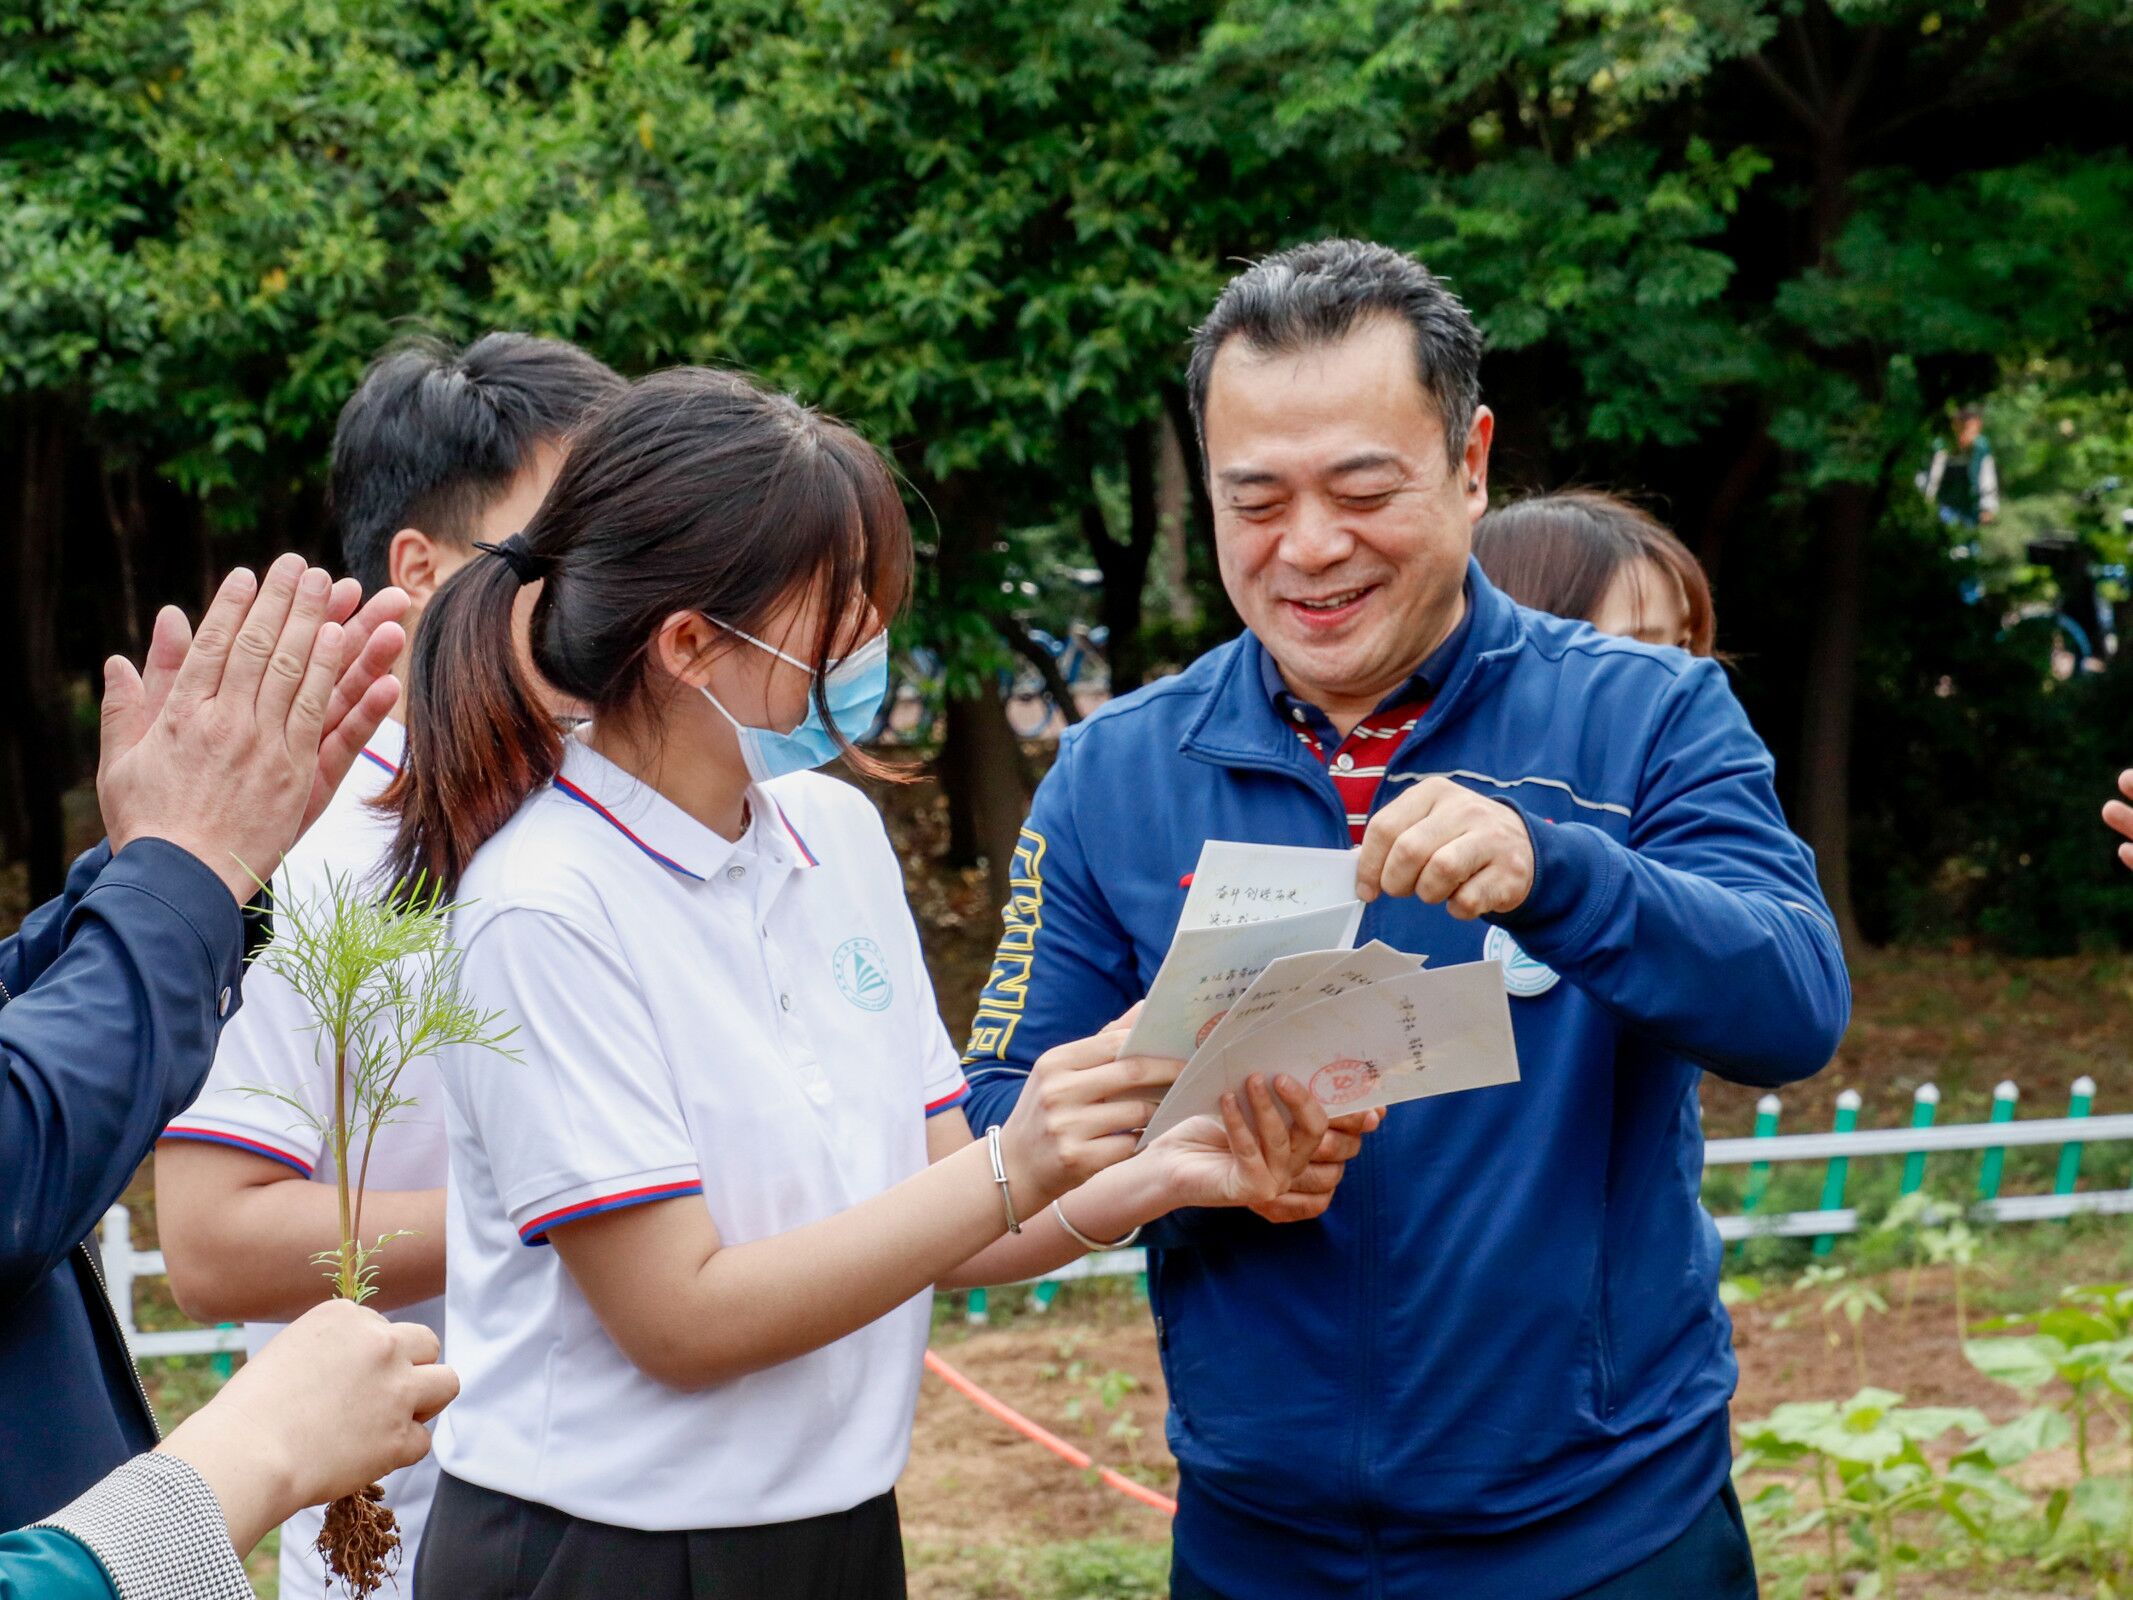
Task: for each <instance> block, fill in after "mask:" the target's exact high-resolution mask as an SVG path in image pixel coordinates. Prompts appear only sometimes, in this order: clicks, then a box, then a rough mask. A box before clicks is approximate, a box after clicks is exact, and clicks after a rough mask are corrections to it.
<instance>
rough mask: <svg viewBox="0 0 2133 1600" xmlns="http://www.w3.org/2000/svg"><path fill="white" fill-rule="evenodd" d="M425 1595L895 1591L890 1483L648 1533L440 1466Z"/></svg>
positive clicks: (899, 1551) (740, 1597) (797, 1598)
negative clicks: (830, 1502) (774, 1512)
mask: <svg viewBox="0 0 2133 1600" xmlns="http://www.w3.org/2000/svg"><path fill="white" fill-rule="evenodd" d="M414 1592H415V1593H416V1594H417V1595H419V1596H426V1597H429V1600H596V1597H605V1596H610V1595H612V1596H618V1597H626V1600H904V1546H903V1534H902V1529H901V1526H900V1524H899V1523H898V1521H897V1517H896V1495H895V1493H894V1491H891V1492H890V1493H888V1494H885V1495H881V1496H879V1497H878V1498H876V1499H873V1500H869V1501H867V1502H866V1503H865V1504H863V1505H857V1506H854V1507H853V1508H852V1509H851V1510H849V1511H833V1512H831V1513H830V1514H828V1515H827V1516H821V1517H807V1518H805V1519H803V1520H801V1521H799V1522H772V1523H766V1524H764V1525H763V1526H761V1527H757V1528H707V1529H703V1530H701V1531H698V1532H691V1533H646V1532H644V1531H642V1530H640V1529H636V1528H611V1527H609V1526H608V1525H607V1524H606V1523H604V1522H587V1521H585V1520H584V1519H583V1518H581V1517H574V1516H571V1515H570V1514H569V1513H568V1512H566V1511H558V1510H556V1509H555V1508H554V1507H553V1506H544V1505H540V1504H537V1503H536V1502H534V1501H531V1500H521V1499H519V1498H518V1497H517V1496H516V1495H508V1494H499V1493H497V1492H496V1491H495V1490H494V1489H482V1488H477V1487H476V1486H475V1485H473V1484H471V1483H464V1482H462V1481H461V1480H459V1479H457V1478H455V1477H453V1476H452V1475H451V1474H450V1473H449V1472H447V1473H444V1474H441V1475H440V1477H439V1479H438V1483H437V1498H436V1501H435V1502H434V1503H433V1504H432V1505H431V1507H430V1517H429V1524H428V1527H427V1528H426V1529H425V1531H424V1533H423V1536H422V1553H421V1554H420V1556H418V1557H417V1558H416V1562H415V1587H414Z"/></svg>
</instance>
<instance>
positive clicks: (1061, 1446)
mask: <svg viewBox="0 0 2133 1600" xmlns="http://www.w3.org/2000/svg"><path fill="white" fill-rule="evenodd" d="M926 1370H927V1371H928V1372H930V1373H932V1374H933V1375H934V1376H935V1377H936V1378H938V1379H940V1380H941V1382H943V1383H945V1384H946V1385H948V1387H949V1388H951V1389H953V1390H954V1391H955V1392H956V1393H957V1394H959V1395H961V1396H962V1397H963V1398H964V1399H965V1400H968V1401H969V1402H970V1403H971V1404H972V1405H974V1406H976V1407H977V1408H978V1409H979V1410H980V1411H982V1412H984V1413H985V1414H986V1415H988V1416H992V1417H997V1418H999V1419H1000V1421H1002V1422H1004V1423H1006V1424H1007V1425H1008V1426H1009V1427H1010V1428H1013V1429H1014V1430H1015V1431H1016V1432H1017V1433H1019V1434H1022V1435H1023V1436H1025V1437H1026V1438H1030V1439H1034V1440H1036V1441H1037V1443H1039V1444H1041V1445H1043V1446H1044V1448H1045V1449H1047V1450H1049V1451H1051V1453H1052V1454H1053V1455H1055V1456H1058V1457H1059V1458H1060V1459H1061V1460H1062V1461H1068V1462H1071V1463H1072V1464H1073V1465H1075V1466H1077V1467H1080V1468H1081V1469H1082V1470H1083V1471H1087V1470H1088V1469H1089V1468H1091V1467H1096V1476H1097V1477H1099V1478H1101V1479H1102V1480H1103V1481H1104V1482H1105V1483H1107V1484H1109V1485H1110V1486H1111V1487H1112V1488H1114V1489H1116V1490H1117V1491H1118V1492H1119V1493H1120V1494H1124V1495H1131V1496H1132V1497H1133V1498H1134V1499H1136V1500H1138V1501H1139V1502H1140V1503H1141V1504H1142V1505H1144V1506H1149V1507H1151V1508H1153V1509H1154V1510H1157V1511H1160V1512H1162V1513H1163V1515H1164V1516H1166V1517H1174V1516H1176V1515H1177V1514H1178V1503H1177V1502H1176V1501H1175V1500H1173V1499H1171V1498H1170V1497H1169V1496H1168V1495H1162V1494H1157V1493H1156V1492H1155V1491H1154V1490H1153V1489H1151V1488H1149V1487H1148V1486H1147V1485H1146V1484H1143V1483H1135V1482H1134V1481H1133V1480H1132V1479H1131V1478H1129V1477H1127V1476H1126V1475H1125V1474H1124V1473H1120V1472H1113V1471H1112V1470H1111V1469H1110V1468H1109V1467H1097V1466H1096V1463H1095V1461H1094V1460H1092V1459H1091V1458H1090V1457H1089V1456H1088V1455H1087V1454H1086V1453H1084V1452H1083V1451H1080V1450H1077V1449H1075V1448H1074V1447H1073V1446H1072V1445H1070V1444H1068V1443H1067V1442H1066V1440H1064V1439H1062V1438H1060V1437H1059V1435H1058V1434H1056V1433H1053V1432H1051V1431H1049V1430H1048V1429H1046V1428H1042V1427H1040V1426H1038V1425H1037V1424H1036V1423H1034V1422H1032V1421H1030V1419H1029V1418H1027V1417H1025V1416H1024V1415H1023V1414H1022V1413H1021V1412H1019V1411H1017V1410H1016V1409H1015V1408H1014V1407H1013V1406H1011V1405H1009V1404H1008V1403H1007V1402H1006V1401H1004V1400H997V1399H995V1398H994V1397H993V1396H991V1395H989V1394H987V1393H986V1392H985V1391H984V1390H983V1389H980V1388H979V1387H978V1386H977V1385H976V1384H974V1383H972V1382H971V1381H970V1380H969V1379H968V1378H966V1377H964V1376H963V1375H962V1374H961V1373H960V1372H958V1371H956V1370H955V1368H953V1367H951V1366H950V1365H948V1363H947V1362H945V1361H943V1360H942V1359H941V1358H940V1357H939V1356H937V1355H935V1354H934V1353H933V1352H932V1351H931V1350H928V1351H927V1352H926Z"/></svg>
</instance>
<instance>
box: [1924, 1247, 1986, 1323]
mask: <svg viewBox="0 0 2133 1600" xmlns="http://www.w3.org/2000/svg"><path fill="white" fill-rule="evenodd" d="M1918 1240H1919V1243H1921V1244H1923V1245H1924V1246H1925V1247H1926V1259H1927V1260H1928V1261H1930V1262H1932V1263H1933V1265H1934V1266H1936V1267H1950V1268H1953V1269H1954V1274H1955V1340H1956V1343H1958V1344H1960V1343H1962V1342H1963V1341H1964V1340H1965V1339H1967V1338H1969V1337H1970V1309H1969V1302H1968V1301H1967V1300H1966V1299H1965V1298H1964V1291H1965V1289H1966V1287H1967V1283H1966V1277H1967V1274H1968V1273H1969V1272H1970V1271H1971V1270H1972V1269H1973V1268H1974V1267H1976V1265H1977V1256H1978V1249H1979V1247H1980V1246H1981V1245H1982V1244H1983V1243H1984V1240H1982V1239H1980V1238H1979V1237H1978V1235H1977V1233H1976V1231H1975V1230H1973V1229H1972V1228H1971V1226H1970V1224H1969V1223H1967V1222H1965V1221H1963V1219H1962V1217H1961V1216H1960V1215H1957V1216H1955V1217H1952V1218H1951V1219H1950V1220H1948V1221H1947V1222H1945V1223H1942V1224H1941V1225H1940V1226H1938V1227H1930V1228H1924V1229H1921V1230H1920V1232H1919V1235H1918Z"/></svg>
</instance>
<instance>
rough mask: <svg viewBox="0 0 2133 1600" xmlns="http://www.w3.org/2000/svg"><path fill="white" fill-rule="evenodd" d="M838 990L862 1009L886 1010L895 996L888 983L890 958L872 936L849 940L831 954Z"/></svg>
mask: <svg viewBox="0 0 2133 1600" xmlns="http://www.w3.org/2000/svg"><path fill="white" fill-rule="evenodd" d="M830 972H831V974H832V975H833V976H834V977H835V978H836V980H837V992H838V993H839V994H841V995H843V996H844V997H845V999H847V1000H849V1001H851V1002H852V1004H853V1005H855V1006H857V1007H858V1008H859V1009H860V1010H862V1011H886V1010H888V1009H889V1002H890V1001H891V1000H894V999H895V998H896V986H895V985H894V984H892V983H890V982H889V958H888V957H887V956H885V955H883V954H882V953H881V946H880V945H878V944H876V943H875V942H874V941H873V940H872V939H847V940H845V941H844V943H842V944H840V945H839V946H837V953H836V954H835V955H833V956H831V957H830Z"/></svg>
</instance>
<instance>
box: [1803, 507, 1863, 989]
mask: <svg viewBox="0 0 2133 1600" xmlns="http://www.w3.org/2000/svg"><path fill="white" fill-rule="evenodd" d="M1821 504H1822V506H1823V507H1824V508H1825V511H1826V514H1827V516H1828V518H1829V523H1828V529H1827V532H1826V533H1825V534H1824V537H1823V548H1822V562H1821V572H1820V577H1821V584H1822V605H1821V607H1820V608H1819V610H1818V611H1817V612H1816V614H1815V628H1814V637H1813V639H1812V640H1811V641H1810V643H1809V645H1808V652H1807V680H1806V691H1807V702H1806V706H1805V711H1804V716H1803V718H1802V725H1801V729H1800V763H1801V772H1800V785H1799V796H1800V802H1799V807H1798V810H1799V824H1800V835H1801V837H1802V838H1804V839H1806V841H1807V843H1808V844H1809V845H1810V846H1811V847H1812V848H1813V850H1814V853H1815V866H1816V869H1817V871H1818V873H1819V874H1820V876H1821V880H1822V893H1823V894H1824V895H1825V896H1826V897H1827V898H1828V900H1829V909H1830V911H1831V912H1832V913H1833V914H1834V915H1835V916H1836V919H1837V932H1838V934H1839V935H1840V936H1841V937H1842V938H1843V940H1844V944H1845V947H1846V948H1847V949H1849V950H1857V949H1859V948H1860V943H1861V941H1860V938H1859V923H1858V918H1857V917H1856V915H1855V914H1854V913H1853V909H1852V872H1851V815H1852V813H1851V793H1852V789H1851V772H1852V700H1853V696H1854V694H1855V693H1856V690H1857V679H1858V665H1859V624H1860V613H1861V610H1862V597H1863V593H1864V587H1865V581H1866V559H1865V551H1866V535H1867V529H1868V525H1869V524H1870V523H1871V521H1872V519H1873V506H1872V494H1871V492H1870V491H1869V489H1868V488H1867V486H1866V485H1865V484H1860V483H1842V484H1838V485H1837V486H1836V487H1835V488H1833V489H1831V490H1830V491H1829V492H1828V493H1827V494H1825V495H1824V496H1822V499H1821Z"/></svg>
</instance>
